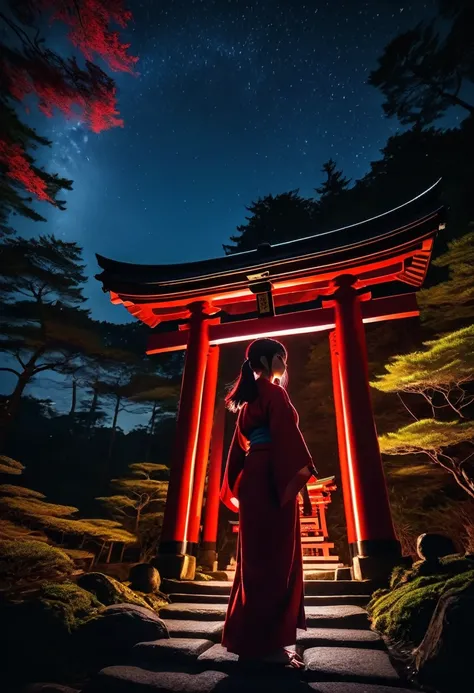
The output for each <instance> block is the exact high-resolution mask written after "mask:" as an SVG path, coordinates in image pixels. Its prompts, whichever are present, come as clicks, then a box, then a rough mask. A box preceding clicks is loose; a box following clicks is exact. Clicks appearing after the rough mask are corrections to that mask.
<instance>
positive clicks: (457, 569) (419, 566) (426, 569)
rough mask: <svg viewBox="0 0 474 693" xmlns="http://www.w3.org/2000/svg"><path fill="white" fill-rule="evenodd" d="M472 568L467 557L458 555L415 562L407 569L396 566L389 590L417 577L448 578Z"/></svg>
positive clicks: (471, 563)
mask: <svg viewBox="0 0 474 693" xmlns="http://www.w3.org/2000/svg"><path fill="white" fill-rule="evenodd" d="M472 568H474V561H472V559H470V558H469V557H468V556H461V555H460V554H453V555H450V556H444V557H443V558H440V559H439V560H437V561H428V560H421V561H416V563H413V565H412V567H411V568H409V569H406V568H404V567H403V566H397V567H396V568H395V569H394V571H393V573H392V576H391V579H390V588H391V589H394V588H395V587H399V586H400V585H403V584H405V583H407V582H412V581H413V580H416V579H417V578H419V577H430V576H436V575H438V576H442V575H445V576H448V577H449V576H450V575H457V574H459V573H462V572H464V571H466V570H471V569H472Z"/></svg>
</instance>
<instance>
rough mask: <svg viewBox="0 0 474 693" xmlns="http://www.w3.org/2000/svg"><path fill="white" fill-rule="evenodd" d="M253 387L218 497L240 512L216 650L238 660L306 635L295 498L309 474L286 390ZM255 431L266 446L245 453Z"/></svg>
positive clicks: (307, 456)
mask: <svg viewBox="0 0 474 693" xmlns="http://www.w3.org/2000/svg"><path fill="white" fill-rule="evenodd" d="M257 383H258V389H259V396H258V398H257V399H256V400H255V401H254V402H251V403H250V404H246V405H244V407H243V408H242V409H241V411H240V414H239V418H238V421H237V425H236V429H235V434H234V438H233V440H232V445H231V448H230V451H229V457H228V460H227V466H226V470H225V475H224V481H223V485H222V489H221V494H220V498H221V500H222V502H223V503H224V504H225V505H226V506H227V507H228V508H230V509H231V510H233V511H234V512H239V538H238V542H237V566H236V571H235V579H234V584H233V586H232V590H231V595H230V601H229V606H228V609H227V616H226V621H225V625H224V632H223V637H222V644H223V645H224V647H226V648H227V649H228V651H229V652H233V653H235V654H238V655H240V656H242V657H259V656H265V655H266V654H270V653H271V652H273V651H275V650H277V649H279V648H281V647H288V646H289V645H293V644H294V643H295V642H296V630H297V628H302V629H306V621H305V614H304V601H303V598H304V597H303V561H302V555H301V541H300V523H299V509H298V502H297V496H298V493H299V492H300V491H301V489H302V488H303V486H304V484H305V483H306V482H307V481H308V479H309V478H310V477H311V476H312V471H313V469H314V467H313V463H312V459H311V455H310V454H309V451H308V448H307V447H306V444H305V442H304V440H303V436H302V435H301V432H300V430H299V428H298V415H297V413H296V410H295V409H294V407H293V406H292V404H291V402H290V399H289V397H288V395H287V393H286V391H285V390H284V389H283V388H282V387H280V386H279V385H274V384H273V383H271V382H270V381H269V380H265V379H263V378H260V379H259V380H258V381H257ZM261 427H265V429H266V430H268V431H269V434H270V435H269V440H270V442H263V443H255V444H253V445H252V446H251V447H250V444H249V437H250V435H251V433H252V431H255V429H260V428H261Z"/></svg>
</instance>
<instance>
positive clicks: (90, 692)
mask: <svg viewBox="0 0 474 693" xmlns="http://www.w3.org/2000/svg"><path fill="white" fill-rule="evenodd" d="M164 582H165V585H164V587H165V589H166V590H167V591H168V592H169V594H170V598H171V604H169V605H168V606H167V607H165V608H164V609H162V610H161V612H160V617H161V618H162V619H163V620H164V621H165V623H166V626H167V628H168V631H169V634H170V639H169V640H156V641H152V642H143V643H139V644H138V645H136V646H135V647H134V648H133V651H132V653H131V655H130V659H129V662H128V664H127V666H110V667H107V668H106V669H103V670H102V671H101V672H100V673H99V674H98V675H97V676H96V677H95V679H94V680H92V681H91V682H90V683H89V684H88V686H87V688H86V689H85V690H84V693H257V692H258V693H267V692H268V693H409V690H410V689H409V688H408V687H407V686H406V685H405V684H404V683H403V682H402V681H401V680H400V677H399V675H398V673H397V671H396V670H395V668H394V667H393V665H392V663H391V661H390V657H389V655H388V653H387V650H386V648H385V644H384V642H383V640H382V639H381V638H380V636H379V635H378V634H377V633H374V632H373V631H371V630H370V624H369V620H368V617H367V613H366V612H365V610H364V608H363V606H364V605H365V604H366V603H367V601H368V599H369V594H370V585H368V584H364V583H357V582H349V581H344V582H343V581H316V580H315V581H311V582H306V583H305V595H306V597H305V610H306V616H307V624H308V630H307V631H298V637H297V643H296V650H297V651H298V653H299V654H300V655H301V656H302V657H303V658H304V661H305V664H306V670H305V671H294V670H286V669H283V670H277V671H275V672H272V671H269V670H268V667H267V668H257V667H255V666H254V667H252V668H250V667H245V668H244V667H243V666H242V664H240V663H239V662H238V657H237V656H236V655H233V654H231V653H229V652H227V650H226V649H225V648H223V647H222V646H221V645H220V640H221V636H222V629H223V625H224V618H225V612H226V606H227V601H228V595H229V592H230V583H229V582H218V583H216V582H205V583H198V582H194V583H192V582H188V583H178V582H174V581H164ZM162 588H163V586H162ZM411 690H412V693H413V689H411Z"/></svg>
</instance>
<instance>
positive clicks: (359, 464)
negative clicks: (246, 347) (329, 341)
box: [331, 275, 402, 580]
mask: <svg viewBox="0 0 474 693" xmlns="http://www.w3.org/2000/svg"><path fill="white" fill-rule="evenodd" d="M355 282H356V278H355V277H353V276H351V275H341V276H339V277H337V278H335V280H334V285H335V287H336V291H335V293H334V294H333V296H332V298H333V299H334V300H333V301H331V304H332V306H333V307H334V312H335V324H336V329H335V351H336V352H337V361H338V368H337V371H336V373H335V372H334V370H333V377H337V376H338V377H339V383H337V389H338V390H339V392H340V404H341V407H342V412H341V413H340V415H339V416H338V417H337V423H338V428H339V429H340V428H341V426H343V427H344V431H343V432H341V431H340V430H339V431H338V439H339V441H340V444H341V443H342V444H343V454H342V455H341V463H342V465H343V469H342V472H343V476H344V471H345V470H344V465H345V464H347V477H348V478H347V477H346V479H345V482H346V483H345V486H346V488H343V492H345V495H347V491H349V492H350V499H347V498H346V499H345V507H346V514H347V513H348V514H350V513H351V510H352V513H353V522H352V518H350V517H349V522H348V528H349V532H350V533H352V532H355V537H354V536H351V537H350V539H352V541H353V542H354V539H355V545H354V543H353V544H352V547H351V549H352V554H353V569H354V577H355V579H356V580H365V579H375V580H377V579H378V578H381V577H386V576H387V574H389V573H390V572H391V568H393V567H394V566H395V565H397V564H398V563H400V562H401V558H402V557H401V549H400V543H399V542H398V540H397V538H396V534H395V530H394V527H393V522H392V515H391V512H390V504H389V500H388V493H387V486H386V483H385V476H384V471H383V466H382V459H381V455H380V449H379V444H378V439H377V431H376V428H375V421H374V415H373V411H372V403H371V398H370V386H369V375H368V367H367V349H366V341H365V330H364V325H363V321H362V311H361V305H360V304H361V301H363V300H364V298H370V296H369V297H367V296H366V297H364V296H361V295H358V294H357V292H356V290H355V288H354V284H355ZM333 358H334V357H333ZM336 405H337V403H336ZM341 414H342V415H341ZM343 486H344V483H343ZM347 486H348V487H349V488H347Z"/></svg>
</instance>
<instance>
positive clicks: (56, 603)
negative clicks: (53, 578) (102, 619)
mask: <svg viewBox="0 0 474 693" xmlns="http://www.w3.org/2000/svg"><path fill="white" fill-rule="evenodd" d="M39 600H40V602H41V603H42V604H43V605H44V607H45V608H47V609H51V610H52V611H53V612H54V613H56V614H57V617H58V618H60V619H61V620H62V621H63V623H64V627H65V629H66V630H67V631H68V632H69V633H72V631H74V630H76V628H78V627H79V626H80V625H81V624H82V623H84V622H85V621H87V620H89V619H90V618H91V617H92V616H95V615H97V614H98V613H99V612H100V611H101V610H102V609H103V608H104V607H103V605H102V604H101V603H100V602H99V600H98V599H97V598H96V597H95V596H94V595H93V594H92V593H91V592H88V591H87V590H84V589H82V587H79V585H76V584H75V583H73V582H63V583H62V584H56V583H49V584H45V585H42V587H41V592H40V594H39Z"/></svg>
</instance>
